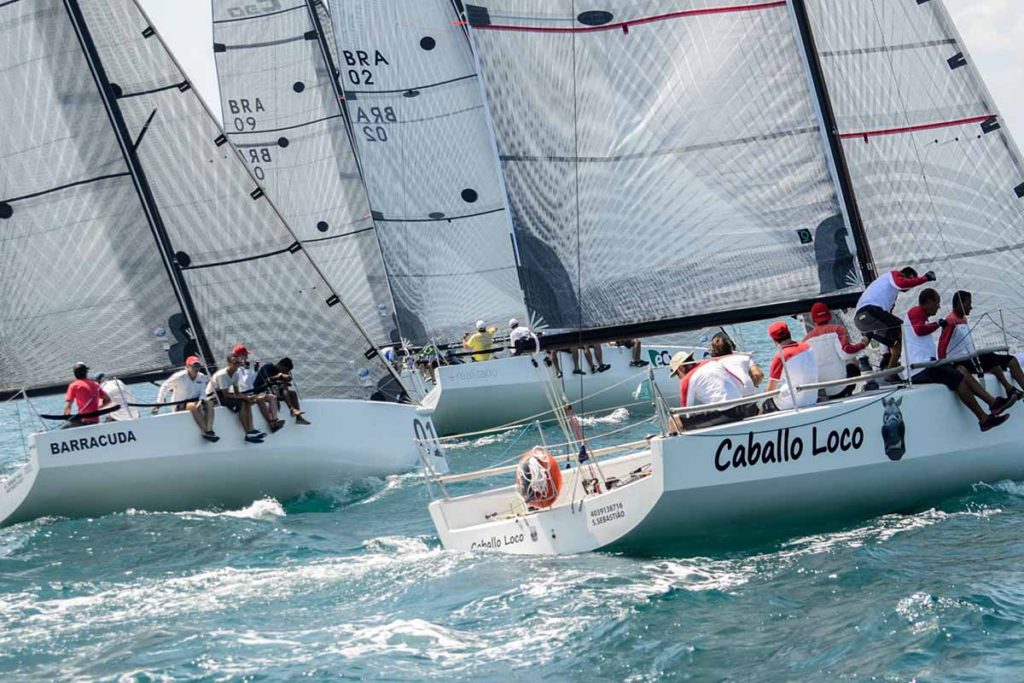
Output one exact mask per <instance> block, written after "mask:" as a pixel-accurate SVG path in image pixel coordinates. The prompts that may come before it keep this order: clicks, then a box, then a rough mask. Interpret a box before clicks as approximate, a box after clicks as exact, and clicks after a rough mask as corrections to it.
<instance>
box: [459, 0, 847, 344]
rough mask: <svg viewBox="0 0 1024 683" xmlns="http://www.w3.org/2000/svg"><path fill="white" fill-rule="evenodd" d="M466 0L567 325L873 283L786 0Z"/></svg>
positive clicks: (543, 284) (523, 209)
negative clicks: (846, 212)
mask: <svg viewBox="0 0 1024 683" xmlns="http://www.w3.org/2000/svg"><path fill="white" fill-rule="evenodd" d="M579 9H580V8H579V6H578V4H577V3H575V2H571V1H570V0H494V1H493V2H491V1H486V2H479V3H475V4H474V5H467V16H468V20H469V23H470V25H471V26H472V27H473V28H472V37H473V40H474V44H475V46H476V48H477V51H478V55H479V61H480V66H481V75H482V77H483V80H484V83H485V85H486V92H487V95H488V100H489V104H490V110H491V113H492V115H493V120H494V127H495V129H496V132H497V140H498V148H499V153H500V158H501V162H502V167H503V169H504V173H505V179H506V183H507V186H508V192H509V199H510V202H511V207H512V216H513V224H514V228H515V231H516V235H517V240H518V245H519V255H520V260H521V264H522V268H523V271H524V284H525V288H526V293H527V304H528V305H529V306H530V307H531V308H532V309H534V310H536V311H538V312H539V313H541V314H542V315H543V316H544V317H545V319H547V320H548V321H549V322H550V323H551V324H552V325H554V326H556V327H582V328H595V327H602V326H607V325H614V324H629V323H636V322H642V321H652V320H668V319H678V318H687V317H690V316H700V315H703V314H708V313H713V312H714V313H719V312H726V313H728V312H730V311H740V310H743V309H748V308H752V307H758V306H765V305H771V304H775V303H779V302H790V301H795V300H803V299H811V298H814V297H818V296H820V295H823V294H836V293H848V292H856V291H857V290H858V289H859V288H860V287H861V286H862V283H861V281H860V276H859V268H858V267H857V265H856V259H855V257H854V255H853V250H854V247H853V242H852V238H851V236H850V231H849V230H848V228H847V225H846V223H845V220H844V218H843V217H842V211H841V209H840V205H839V201H838V199H837V196H836V193H835V190H834V185H833V181H832V178H831V176H830V172H829V167H828V157H827V154H826V151H825V143H824V139H823V136H822V133H821V129H820V126H819V124H818V121H817V115H816V111H815V106H814V100H813V97H812V94H811V91H810V85H809V82H808V79H807V76H806V73H805V71H804V67H803V63H802V60H801V54H800V48H799V47H798V43H797V40H796V34H795V30H794V26H793V23H792V20H791V17H790V14H789V12H788V9H787V7H786V3H784V2H762V3H750V2H749V1H738V0H696V1H695V2H688V3H686V6H685V8H681V7H680V3H678V2H669V1H667V0H643V1H640V2H635V1H631V2H626V1H625V0H609V1H608V2H605V3H603V4H602V6H601V10H600V11H597V10H590V11H579Z"/></svg>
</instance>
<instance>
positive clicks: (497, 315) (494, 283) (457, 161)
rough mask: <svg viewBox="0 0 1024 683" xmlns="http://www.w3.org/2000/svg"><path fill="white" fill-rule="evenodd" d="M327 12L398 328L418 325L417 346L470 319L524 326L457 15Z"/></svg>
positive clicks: (354, 1) (419, 9) (360, 4)
mask: <svg viewBox="0 0 1024 683" xmlns="http://www.w3.org/2000/svg"><path fill="white" fill-rule="evenodd" d="M331 10H332V11H331V14H332V16H333V19H334V28H335V38H336V40H337V43H338V69H339V72H340V74H339V78H340V80H341V83H342V85H343V87H344V90H345V100H346V105H347V107H348V112H349V117H350V119H351V121H352V125H353V132H354V139H355V144H356V150H357V154H358V156H359V159H360V163H361V165H362V168H363V172H364V176H365V179H366V186H367V190H368V192H369V196H370V205H371V207H372V209H373V211H374V216H375V220H376V224H377V236H378V239H379V241H380V244H381V250H382V253H383V256H384V262H385V265H386V268H387V271H388V277H389V279H390V282H391V289H392V292H393V294H394V297H395V303H396V306H397V307H398V309H399V314H400V318H401V317H402V316H403V315H406V316H412V317H414V318H416V319H418V320H419V321H420V322H421V323H422V330H420V334H419V335H418V336H420V337H422V336H424V335H426V336H430V337H438V336H440V337H447V338H451V337H454V336H456V335H457V334H458V333H459V332H461V331H462V330H465V329H468V327H469V326H471V325H472V323H473V321H475V320H477V319H478V318H485V319H487V320H488V321H489V322H498V323H501V324H503V323H504V322H505V321H506V320H507V319H508V318H510V317H513V316H515V317H519V318H523V317H524V316H525V314H526V309H525V306H524V303H523V294H522V289H521V287H520V284H519V279H518V275H517V271H516V262H515V254H514V250H513V243H512V236H511V230H510V227H509V221H508V215H507V213H506V208H505V199H504V194H503V192H502V189H501V182H500V180H499V177H498V170H497V164H496V161H495V157H494V149H493V144H492V141H491V138H490V134H489V132H488V128H487V122H486V116H485V112H484V104H483V102H482V95H481V92H480V84H479V82H478V80H477V77H476V73H475V66H474V63H473V56H472V52H471V50H470V46H469V43H468V40H467V38H466V34H465V31H464V29H463V28H462V27H460V26H459V25H458V22H457V19H458V17H457V15H456V13H455V9H454V7H453V5H452V4H451V2H450V1H449V0H417V1H416V2H410V1H409V0H386V1H377V0H344V1H339V2H332V3H331ZM409 327H410V326H408V325H403V326H402V330H403V333H404V332H406V330H407V329H409ZM418 340H419V339H418Z"/></svg>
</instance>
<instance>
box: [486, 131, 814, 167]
mask: <svg viewBox="0 0 1024 683" xmlns="http://www.w3.org/2000/svg"><path fill="white" fill-rule="evenodd" d="M819 130H820V129H819V128H818V127H817V126H808V127H804V128H794V129H793V130H787V131H779V132H776V133H766V134H764V135H750V136H747V137H744V138H737V139H735V140H726V141H721V142H705V143H702V144H699V145H688V146H683V147H670V148H669V149H660V150H656V151H654V152H636V153H634V154H618V155H615V156H607V157H570V156H526V155H515V154H508V155H505V154H503V155H501V160H502V161H564V162H576V161H581V162H587V163H609V162H615V161H631V160H633V159H649V158H653V157H658V156H670V155H673V154H685V153H688V152H702V151H705V150H708V149H719V148H722V147H734V146H737V145H747V144H750V143H753V142H763V141H765V140H778V139H781V138H787V137H792V136H794V135H808V134H811V133H814V134H817V133H818V132H819Z"/></svg>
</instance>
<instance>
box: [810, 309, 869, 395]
mask: <svg viewBox="0 0 1024 683" xmlns="http://www.w3.org/2000/svg"><path fill="white" fill-rule="evenodd" d="M811 320H812V321H814V328H813V329H812V330H811V331H810V332H808V333H807V334H806V335H804V341H805V342H807V343H808V344H810V345H811V346H812V347H813V348H814V356H815V359H816V360H817V361H818V381H819V382H830V381H833V380H838V379H843V378H844V377H847V378H850V377H857V376H858V375H860V368H859V367H858V365H857V361H856V358H855V356H856V354H858V353H860V352H861V351H863V350H864V348H865V347H866V346H867V345H868V344H867V342H860V343H858V344H854V343H853V342H851V341H850V336H849V334H848V333H847V331H846V327H845V326H844V325H842V324H841V323H838V322H835V321H834V320H833V318H832V311H830V310H829V308H828V306H827V305H825V304H824V303H823V302H821V301H818V302H816V303H815V304H814V305H813V306H811ZM812 340H815V341H812ZM854 389H856V385H854V384H850V385H847V386H846V387H835V388H830V389H826V392H825V393H826V394H827V395H828V397H829V398H845V397H846V396H849V395H850V394H852V393H853V390H854Z"/></svg>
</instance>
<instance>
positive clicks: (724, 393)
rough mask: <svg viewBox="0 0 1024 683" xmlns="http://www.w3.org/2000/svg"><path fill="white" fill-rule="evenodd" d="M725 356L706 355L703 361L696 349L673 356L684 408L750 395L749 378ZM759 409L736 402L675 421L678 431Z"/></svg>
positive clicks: (734, 418)
mask: <svg viewBox="0 0 1024 683" xmlns="http://www.w3.org/2000/svg"><path fill="white" fill-rule="evenodd" d="M729 365H730V361H726V360H724V358H706V359H704V360H702V361H700V362H699V363H698V362H696V361H694V359H693V354H692V353H686V352H684V351H680V352H679V353H677V354H676V355H674V356H672V360H671V361H670V362H669V368H670V370H671V374H672V376H673V377H680V382H679V401H680V403H681V404H682V406H683V407H684V408H687V407H690V406H698V405H714V404H717V403H724V402H726V401H735V400H737V399H741V398H743V397H745V396H747V387H746V385H747V382H746V381H745V380H744V378H743V376H741V375H740V374H737V372H736V371H735V370H734V369H731V368H730V367H729ZM756 413H757V407H756V406H755V405H754V404H752V403H751V404H749V405H741V406H734V407H732V408H727V409H725V410H713V411H708V412H706V413H698V414H696V415H693V416H689V417H686V418H685V421H684V420H682V419H678V418H677V419H676V420H675V424H674V425H673V427H674V431H675V432H676V433H679V432H682V431H684V430H686V429H689V430H693V429H701V428H703V427H713V426H715V425H722V424H728V423H730V422H736V421H738V420H742V419H744V418H746V417H751V416H753V415H755V414H756Z"/></svg>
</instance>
